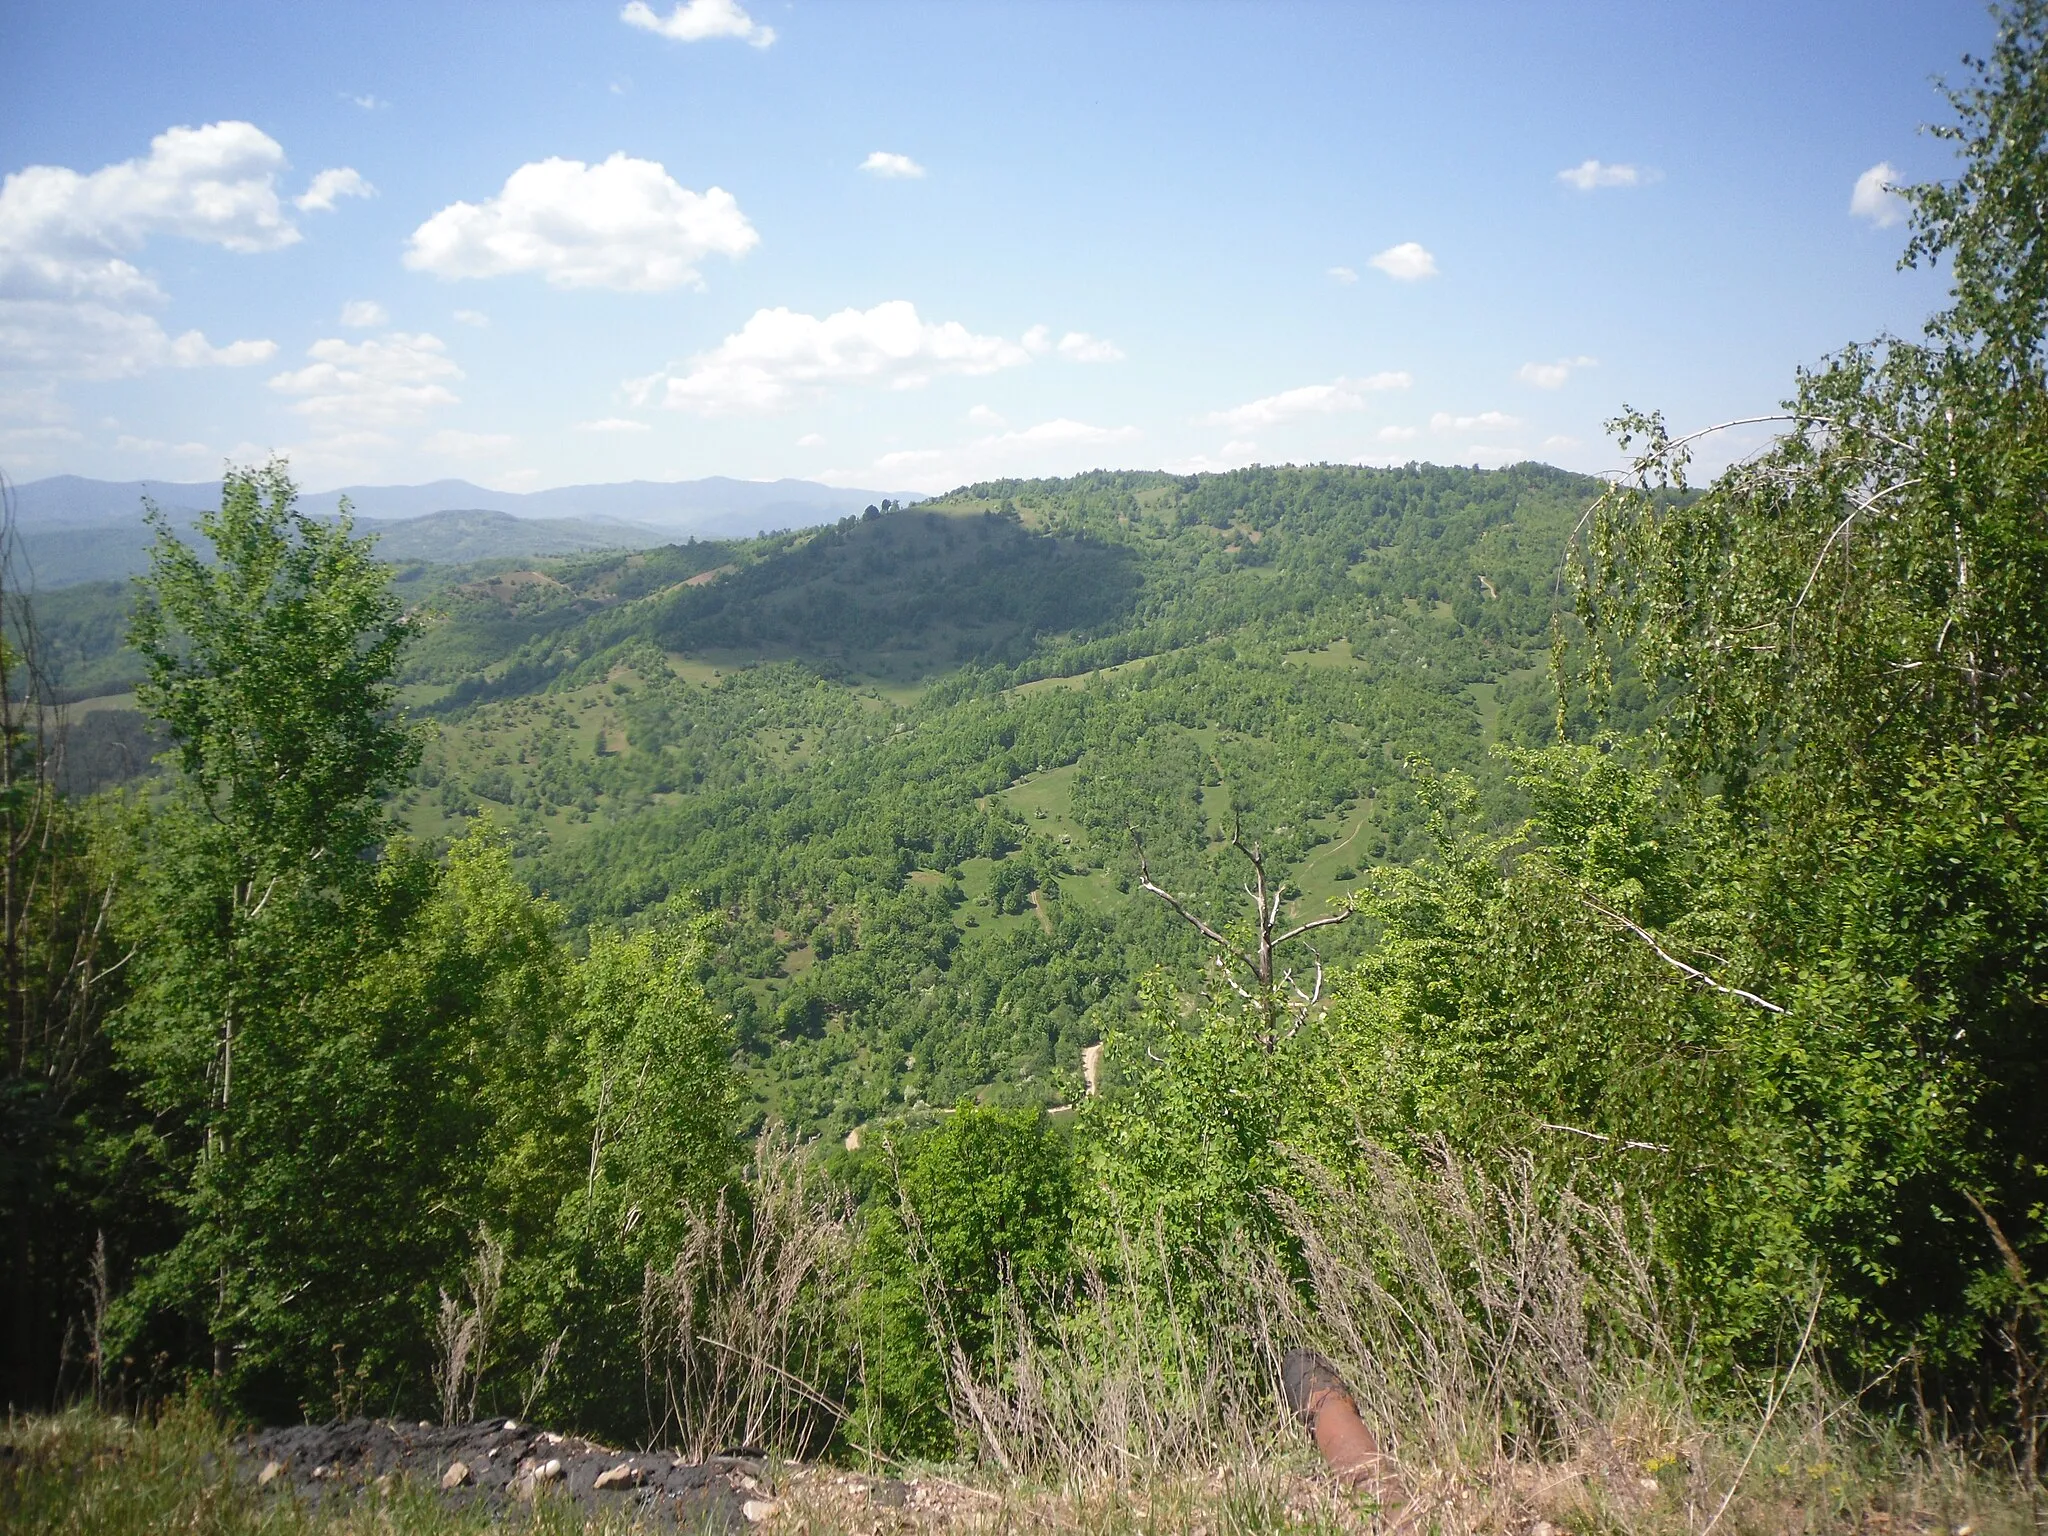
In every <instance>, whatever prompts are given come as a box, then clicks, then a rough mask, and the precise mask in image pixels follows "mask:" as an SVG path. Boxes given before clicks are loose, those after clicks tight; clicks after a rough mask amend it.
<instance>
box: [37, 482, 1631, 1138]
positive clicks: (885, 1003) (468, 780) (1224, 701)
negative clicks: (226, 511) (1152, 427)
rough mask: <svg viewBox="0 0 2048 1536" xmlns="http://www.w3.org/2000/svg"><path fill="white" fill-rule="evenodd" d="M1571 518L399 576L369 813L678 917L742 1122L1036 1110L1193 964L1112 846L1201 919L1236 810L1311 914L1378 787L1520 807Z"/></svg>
mask: <svg viewBox="0 0 2048 1536" xmlns="http://www.w3.org/2000/svg"><path fill="white" fill-rule="evenodd" d="M1598 490H1599V486H1598V484H1597V482H1595V481H1593V480H1591V479H1588V478H1586V477H1583V476H1577V475H1571V474H1566V473H1564V472H1562V471H1559V470H1555V469H1550V468H1546V467H1544V466H1541V465H1534V464H1526V465H1519V466H1516V467H1513V468H1509V469H1503V470H1496V471H1480V470H1471V469H1457V468H1439V467H1432V466H1409V467H1407V468H1402V469H1384V470H1380V469H1358V468H1350V467H1339V466H1319V467H1312V468H1280V469H1265V468H1261V469H1247V470H1240V471H1236V472H1233V473H1229V474H1219V475H1200V476H1175V475H1166V474H1110V473H1099V474H1091V475H1082V476H1076V477H1074V478H1071V479H1064V480H1035V481H1003V482H995V483H990V484H984V485H975V486H969V487H966V488H964V489H962V490H959V491H957V492H955V493H953V494H951V495H948V496H945V497H941V498H939V499H937V500H935V501H929V502H925V503H921V504H919V505H918V506H916V507H914V508H902V507H897V506H894V505H893V504H890V503H887V502H884V503H883V504H882V506H881V507H880V508H877V510H876V511H875V512H874V514H872V515H869V516H863V517H849V518H846V519H843V520H842V521H841V522H839V523H838V524H836V525H832V526H827V527H824V528H819V529H812V530H807V531H803V532H799V533H791V534H778V535H773V536H770V537H767V538H762V539H754V540H747V541H741V542H730V543H727V542H712V541H703V542H692V543H685V544H679V545H670V546H666V547H664V548H660V549H653V550H646V551H640V552H624V551H611V552H602V553H596V554H590V555H584V556H576V557H569V558H564V559H559V560H554V561H545V562H540V563H537V564H528V565H520V564H518V563H517V562H508V561H496V562H490V563H487V564H485V565H481V566H471V567H467V568H456V567H447V566H433V565H421V564H418V563H413V564H408V565H402V566H401V567H400V569H399V571H398V584H397V585H398V590H399V591H400V592H401V593H402V594H404V595H405V598H406V601H407V602H409V603H410V604H412V605H413V606H414V608H415V610H416V611H417V612H419V613H420V614H422V615H424V616H425V617H426V620H427V623H426V629H425V633H424V634H423V635H422V636H421V637H420V638H419V639H418V640H416V641H415V642H414V643H413V645H412V646H411V648H410V650H409V652H408V653H407V660H406V663H405V672H404V681H405V685H406V686H405V690H404V696H405V699H406V702H407V703H408V705H409V706H410V707H411V708H412V710H413V711H414V712H415V714H416V715H418V716H420V717H423V718H425V719H427V720H429V721H431V722H432V724H433V726H434V730H433V739H432V740H431V742H430V744H429V746H428V749H427V753H426V759H425V762H424V763H423V765H422V767H421V770H420V773H419V775H418V777H417V780H416V782H415V785H414V787H413V788H412V789H411V790H409V791H408V792H407V793H406V794H405V795H404V797H403V799H402V802H401V809H402V812H403V814H404V816H405V818H406V820H407V821H408V823H409V824H410V825H411V826H412V827H413V829H414V830H415V831H416V832H418V833H419V834H420V835H422V836H423V837H425V838H427V839H429V840H433V841H438V840H440V839H443V838H447V837H450V836H453V835H455V834H457V833H459V832H460V830H461V829H462V828H463V827H464V826H465V825H467V824H468V822H469V819H470V818H472V817H474V816H477V815H479V814H481V815H485V816H488V817H489V818H491V820H493V821H494V822H496V823H497V824H499V825H500V826H502V827H504V828H506V829H507V830H508V831H509V832H510V833H511V834H512V837H513V840H514V846H515V848H516V849H517V850H518V852H519V854H520V857H521V867H522V868H523V869H524V870H525V871H526V873H527V874H528V876H529V878H530V879H531V880H532V881H533V882H534V883H535V884H536V885H538V886H539V887H541V888H543V889H545V890H546V891H547V892H548V893H550V894H551V895H552V896H553V897H554V898H555V899H556V900H557V901H559V902H560V903H561V904H562V905H563V907H564V909H565V911H566V913H567V915H568V916H569V918H570V919H571V920H572V921H573V922H575V923H577V924H582V923H587V922H592V921H604V922H618V921H634V920H637V919H638V918H639V917H640V915H642V914H646V913H649V912H650V911H651V909H654V908H656V907H658V906H660V905H662V904H663V903H670V902H673V903H679V904H682V905H684V906H686V907H689V908H692V909H697V908H701V909H702V910H703V911H705V912H706V913H709V914H714V915H715V916H716V917H717V919H718V932H719V934H720V944H719V948H718V951H717V954H716V957H715V961H714V965H713V969H712V971H711V973H710V974H709V975H707V977H706V978H705V979H706V982H707V984H708V985H709V986H711V987H712V989H713V990H714V992H715V993H717V994H718V995H719V997H720V998H721V1000H722V1001H724V1002H725V1003H726V1004H727V1005H728V1006H729V1007H730V1008H731V1009H732V1010H733V1013H734V1015H735V1018H736V1020H737V1023H738V1025H739V1033H740V1038H741V1040H742V1042H743V1044H744V1046H745V1048H746V1050H747V1052H748V1053H749V1055H750V1059H751V1061H752V1062H753V1065H754V1072H753V1080H754V1081H755V1083H756V1084H757V1086H758V1087H759V1090H760V1104H761V1107H762V1109H763V1111H764V1112H773V1113H776V1114H779V1115H781V1116H783V1117H785V1118H787V1119H789V1120H791V1121H793V1122H794V1123H796V1124H798V1125H800V1126H802V1127H804V1128H806V1129H808V1130H830V1131H832V1132H833V1133H834V1134H844V1132H845V1131H847V1130H850V1129H852V1128H853V1127H855V1126H857V1125H860V1124H864V1123H867V1122H869V1121H872V1120H874V1119H875V1118H876V1117H878V1116H881V1117H886V1116H892V1115H896V1114H901V1113H906V1112H909V1111H911V1110H913V1109H915V1107H916V1106H918V1105H919V1104H921V1103H922V1104H926V1105H944V1104H950V1103H952V1102H954V1101H955V1100H956V1099H957V1098H959V1097H960V1096H961V1095H963V1094H969V1093H973V1094H979V1095H981V1096H983V1097H985V1098H989V1099H992V1100H995V1101H998V1102H1036V1103H1057V1102H1059V1101H1061V1100H1064V1099H1067V1098H1069V1097H1071V1095H1073V1094H1074V1093H1076V1092H1078V1091H1079V1080H1078V1072H1079V1067H1080V1061H1081V1051H1082V1049H1083V1048H1084V1047H1085V1046H1086V1045H1088V1044H1091V1043H1093V1042H1094V1041H1095V1040H1096V1039H1098V1038H1099V1037H1100V1034H1101V1032H1102V1031H1103V1029H1104V1027H1105V1025H1106V1024H1107V1023H1108V1022H1109V1021H1110V1020H1111V1019H1112V1018H1122V1017H1124V1016H1125V1015H1127V1014H1128V1011H1129V1006H1130V1003H1131V999H1132V997H1133V991H1134V987H1135V984H1136V981H1137V978H1138V977H1139V976H1141V975H1142V974H1143V973H1144V972H1145V971H1146V970H1148V969H1149V968H1150V967H1152V966H1154V965H1156V964H1159V963H1162V962H1164V963H1168V964H1171V965H1177V966H1179V967H1181V968H1182V969H1183V970H1184V971H1185V970H1187V969H1188V968H1190V967H1192V966H1193V965H1194V964H1195V963H1196V962H1197V956H1196V954H1195V951H1194V949H1193V947H1192V944H1191V941H1190V939H1189V937H1188V934H1187V931H1186V930H1185V929H1183V928H1181V927H1180V926H1179V925H1177V924H1175V923H1172V922H1170V921H1168V920H1167V919H1166V917H1165V915H1164V914H1163V913H1162V912H1161V911H1160V910H1158V909H1157V906H1156V903H1152V902H1151V901H1150V900H1149V899H1141V898H1140V897H1139V896H1137V895H1134V884H1133V877H1134V875H1135V872H1136V865H1135V854H1134V840H1133V834H1134V833H1136V834H1137V836H1139V837H1141V838H1142V839H1143V841H1144V844H1145V846H1146V848H1147V850H1148V852H1149V855H1150V858H1151V860H1152V863H1153V867H1154V869H1155V871H1157V872H1159V873H1161V874H1162V876H1163V877H1164V878H1166V879H1167V880H1168V882H1169V883H1170V884H1172V885H1173V886H1174V887H1175V888H1176V889H1185V890H1188V891H1190V892H1198V893H1200V894H1201V895H1202V897H1203V899H1204V900H1205V901H1206V902H1207V903H1208V905H1209V910H1211V911H1212V912H1214V913H1217V914H1222V913H1224V912H1227V911H1234V906H1233V903H1234V902H1235V901H1237V900H1238V899H1240V898H1239V897H1238V896H1237V882H1238V876H1237V873H1236V872H1234V871H1232V870H1230V869H1229V867H1228V861H1227V860H1226V859H1225V858H1224V857H1223V856H1222V855H1223V843H1222V839H1223V837H1224V836H1225V834H1226V831H1227V829H1228V828H1229V827H1230V826H1231V825H1232V823H1233V820H1234V819H1235V818H1241V820H1242V824H1243V827H1244V830H1245V833H1246V835H1247V837H1254V838H1257V839H1258V840H1260V841H1261V842H1262V843H1263V844H1264V845H1265V846H1266V847H1267V848H1268V849H1269V850H1270V851H1271V852H1272V853H1273V855H1274V856H1275V858H1276V859H1277V860H1278V861H1279V863H1280V864H1281V865H1283V866H1285V867H1287V868H1288V869H1290V870H1291V871H1292V872H1293V879H1294V881H1295V887H1296V891H1297V895H1296V897H1295V901H1294V908H1295V910H1296V911H1297V912H1299V913H1300V914H1301V915H1304V916H1307V915H1314V914H1316V913H1318V912H1320V911H1322V910H1325V909H1326V907H1327V904H1328V903H1329V901H1330V900H1331V899H1332V898H1335V897H1338V896H1340V895H1342V894H1343V893H1344V892H1346V891H1347V890H1350V889H1354V888H1355V886H1354V882H1355V881H1356V880H1357V878H1358V877H1359V875H1360V874H1361V872H1363V871H1365V870H1366V869H1368V868H1370V867H1371V866H1373V865H1375V864H1380V863H1385V862H1401V861H1406V860H1408V859H1410V858H1412V857H1414V856H1415V855H1416V854H1417V853H1418V852H1419V851H1420V850H1421V849H1422V847H1423V843H1424V831H1423V827H1422V824H1421V822H1422V818H1421V814H1420V812H1419V809H1418V807H1417V804H1416V801H1415V797H1414V795H1413V793H1412V789H1411V783H1412V769H1411V764H1415V763H1430V764H1435V765H1438V766H1445V767H1448V766H1458V767H1462V768H1465V769H1467V770H1468V771H1470V772H1472V773H1473V774H1474V775H1475V776H1476V777H1477V778H1478V780H1479V782H1480V784H1481V785H1482V787H1483V789H1484V790H1485V792H1486V793H1487V794H1488V795H1490V796H1491V797H1492V803H1491V804H1490V805H1489V806H1488V810H1489V811H1490V812H1492V813H1494V814H1506V813H1507V812H1509V811H1510V810H1511V809H1513V807H1512V805H1511V804H1510V801H1509V799H1508V796H1509V793H1510V792H1509V790H1508V789H1507V787H1506V782H1505V778H1504V776H1503V775H1502V774H1501V772H1500V771H1499V770H1498V768H1497V766H1496V765H1495V763H1494V761H1493V759H1492V758H1490V757H1489V755H1488V748H1489V746H1490V745H1491V744H1493V743H1495V742H1498V741H1507V742H1521V743H1531V744H1533V743H1534V742H1537V741H1540V740H1547V739H1548V738H1549V735H1550V732H1551V729H1552V720H1553V716H1554V703H1553V694H1552V692H1551V687H1550V682H1549V674H1548V668H1547V649H1548V644H1549V633H1550V624H1551V617H1552V613H1553V608H1554V604H1555V602H1556V600H1557V599H1556V593H1557V573H1558V568H1559V559H1560V555H1561V552H1562V549H1563V546H1564V542H1565V539H1566V537H1567V535H1568V533H1569V531H1570V529H1571V528H1572V526H1573V525H1574V523H1575V522H1576V521H1577V520H1578V518H1579V517H1580V515H1581V514H1582V512H1583V511H1584V509H1585V507H1586V505H1587V503H1588V502H1589V500H1590V499H1591V498H1592V497H1593V496H1595V495H1596V494H1597V493H1598ZM885 509H886V510H885ZM124 604H125V594H124V593H122V592H121V591H120V590H119V589H114V588H79V589H75V590H73V591H71V592H66V593H53V594H48V595H47V596H46V597H44V598H42V599H39V614H40V616H41V620H42V624H43V627H44V630H45V634H46V637H47V640H48V644H49V649H50V652H51V655H52V657H53V658H54V660H55V661H56V663H57V665H58V667H59V670H60V675H59V678H58V681H59V682H60V683H70V684H73V685H74V686H75V687H78V688H80V689H81V691H86V692H98V693H101V694H106V693H108V691H109V690H112V689H115V688H118V687H119V686H120V685H121V682H122V677H123V668H124V666H125V665H126V663H124V662H123V661H122V659H121V658H120V657H118V656H116V655H115V654H113V650H114V647H115V646H116V645H117V644H118V641H117V638H116V637H117V636H118V634H119V631H120V612H121V609H122V607H123V606H124ZM123 702H125V701H124V700H121V699H119V698H115V697H106V698H101V699H99V700H95V701H92V702H90V703H88V704H85V705H80V706H76V708H78V709H79V710H80V711H81V712H80V713H79V714H78V716H77V717H76V722H75V724H74V744H73V750H72V754H71V755H72V760H73V776H74V779H75V780H76V781H77V782H79V783H80V784H81V785H82V786H83V787H91V786H92V785H93V784H95V783H99V782H104V780H105V779H106V778H108V777H116V778H117V777H119V775H120V774H121V772H123V771H124V770H126V769H129V768H130V767H132V765H134V764H136V763H139V762H142V761H145V760H146V759H147V756H148V753H149V750H150V743H149V742H148V741H147V740H146V739H145V738H144V737H143V736H142V734H141V731H140V717H139V716H136V715H134V714H133V713H131V712H128V711H124V710H123V709H121V708H119V707H115V708H107V707H105V706H107V705H115V706H118V705H120V704H122V703H123ZM1623 703H1624V708H1623V709H1622V711H1621V714H1620V718H1622V719H1624V720H1626V719H1627V718H1629V716H1630V713H1631V709H1630V707H1629V701H1628V700H1626V699H1625V700H1624V701H1623ZM1360 942H1362V936H1361V935H1360V934H1356V933H1351V932H1345V933H1343V934H1342V936H1341V937H1339V938H1337V939H1336V940H1335V941H1334V942H1333V944H1332V945H1330V946H1326V948H1325V952H1326V954H1329V955H1331V956H1342V955H1345V954H1348V953H1353V952H1355V948H1356V946H1357V945H1358V944H1359V943H1360Z"/></svg>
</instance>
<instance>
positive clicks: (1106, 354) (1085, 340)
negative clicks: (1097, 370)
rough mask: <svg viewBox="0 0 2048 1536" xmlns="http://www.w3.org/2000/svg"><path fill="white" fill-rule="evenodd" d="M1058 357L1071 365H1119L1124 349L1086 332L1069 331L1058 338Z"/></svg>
mask: <svg viewBox="0 0 2048 1536" xmlns="http://www.w3.org/2000/svg"><path fill="white" fill-rule="evenodd" d="M1060 356H1061V357H1064V358H1065V359H1067V361H1069V362H1073V363H1120V362H1122V361H1123V360H1124V349H1123V348H1122V347H1120V346H1118V345H1117V344H1116V343H1115V342H1113V341H1104V340H1103V339H1102V338H1101V337H1100V336H1090V335H1089V334H1088V333H1087V332H1086V331H1069V332H1067V334H1066V335H1064V336H1062V337H1061V338H1060Z"/></svg>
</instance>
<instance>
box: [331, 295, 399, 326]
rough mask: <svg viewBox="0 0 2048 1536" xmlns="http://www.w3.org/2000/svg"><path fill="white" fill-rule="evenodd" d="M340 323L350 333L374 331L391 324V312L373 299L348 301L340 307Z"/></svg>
mask: <svg viewBox="0 0 2048 1536" xmlns="http://www.w3.org/2000/svg"><path fill="white" fill-rule="evenodd" d="M341 323H342V324H343V325H345V326H347V327H348V328H349V329H350V330H352V331H374V330H375V329H376V328H377V327H378V326H380V325H389V324H390V323H391V312H390V311H389V310H387V309H385V307H384V306H383V305H382V304H379V303H378V302H377V301H376V300H375V299H350V300H349V301H348V302H347V303H346V304H344V305H342V306H341Z"/></svg>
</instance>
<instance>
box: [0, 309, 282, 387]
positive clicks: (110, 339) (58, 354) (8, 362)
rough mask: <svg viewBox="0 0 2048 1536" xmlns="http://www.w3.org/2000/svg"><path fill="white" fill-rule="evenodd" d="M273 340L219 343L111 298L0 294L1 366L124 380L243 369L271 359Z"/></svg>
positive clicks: (274, 344)
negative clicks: (161, 372) (164, 372)
mask: <svg viewBox="0 0 2048 1536" xmlns="http://www.w3.org/2000/svg"><path fill="white" fill-rule="evenodd" d="M276 354H277V343H276V342H274V341H231V342H229V343H228V344H227V345H226V346H219V347H217V346H215V345H214V344H213V343H212V342H210V341H208V340H207V339H206V337H205V336H204V335H203V334H201V333H200V332H198V331H186V332H184V333H183V334H182V335H178V336H172V335H170V334H169V333H168V332H166V331H165V330H164V328H163V327H162V326H161V325H159V324H158V323H157V320H156V317H155V316H154V315H145V314H140V313H138V312H136V311H134V310H130V309H122V308H119V307H117V306H115V305H112V304H100V303H95V302H91V301H88V302H84V303H63V302H60V301H57V300H54V299H0V370H5V371H11V372H21V373H28V374H38V373H40V374H47V375H52V376H56V377H67V378H79V379H119V378H128V377H131V376H133V375H135V374H138V373H147V372H149V371H150V370H152V369H156V368H204V367H223V368H239V367H244V366H247V365H248V364H250V363H261V362H267V361H269V360H270V359H271V358H272V357H274V356H275V355H276Z"/></svg>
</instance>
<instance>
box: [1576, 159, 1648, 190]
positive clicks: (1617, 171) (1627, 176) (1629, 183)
mask: <svg viewBox="0 0 2048 1536" xmlns="http://www.w3.org/2000/svg"><path fill="white" fill-rule="evenodd" d="M1557 179H1558V180H1559V181H1561V182H1563V183H1564V184H1565V185H1566V186H1568V187H1575V188H1577V189H1578V190H1579V191H1581V192H1597V191H1599V190H1600V189H1601V188H1602V187H1638V186H1641V185H1642V184H1643V183H1644V182H1645V181H1647V180H1649V177H1648V176H1647V175H1645V174H1644V172H1643V169H1642V168H1641V167H1640V166H1634V165H1609V164H1607V163H1606V162H1604V161H1600V160H1581V161H1580V162H1579V163H1578V164H1577V165H1574V166H1568V167H1566V168H1565V169H1564V170H1561V171H1559V172H1558V173H1557Z"/></svg>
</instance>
